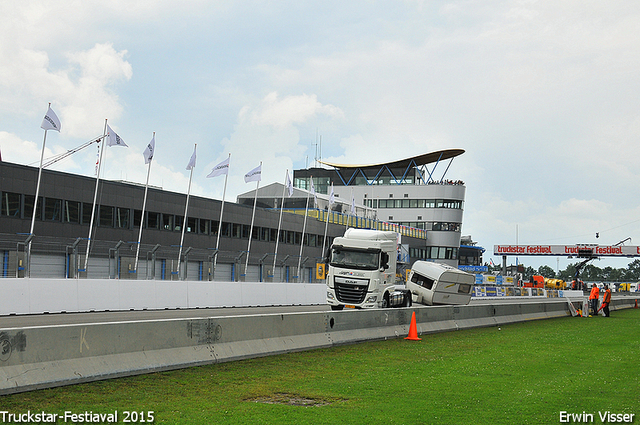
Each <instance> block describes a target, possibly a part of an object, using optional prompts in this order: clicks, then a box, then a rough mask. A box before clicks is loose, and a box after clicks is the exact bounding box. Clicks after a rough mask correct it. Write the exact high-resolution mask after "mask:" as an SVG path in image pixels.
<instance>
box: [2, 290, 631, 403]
mask: <svg viewBox="0 0 640 425" xmlns="http://www.w3.org/2000/svg"><path fill="white" fill-rule="evenodd" d="M545 301H546V302H544V303H523V304H514V303H506V304H505V303H502V304H487V305H468V306H438V307H427V306H414V307H409V308H398V309H387V310H367V311H363V310H347V311H339V312H338V311H326V312H324V311H321V312H305V313H286V314H264V315H248V316H226V317H211V318H196V319H166V320H155V321H137V322H118V323H102V324H97V323H95V324H84V325H65V326H43V327H31V328H12V329H4V330H0V347H1V348H2V350H0V394H8V393H15V392H21V391H27V390H31V389H36V388H45V387H53V386H60V385H68V384H73V383H80V382H88V381H94V380H100V379H107V378H112V377H119V376H126V375H135V374H141V373H147V372H151V371H157V370H169V369H177V368H182V367H187V366H196V365H203V364H210V363H217V362H225V361H233V360H240V359H246V358H252V357H260V356H267V355H273V354H280V353H289V352H294V351H302V350H309V349H314V348H323V347H331V346H335V345H342V344H352V343H357V342H363V341H370V340H382V339H390V338H399V337H404V336H406V335H407V333H408V331H409V325H410V320H411V315H412V313H413V312H415V313H416V324H417V329H418V333H419V334H429V333H436V332H446V331H451V330H458V329H468V328H475V327H486V326H496V325H500V324H505V323H515V322H522V321H526V320H534V319H544V318H550V317H562V316H567V315H569V314H570V313H569V307H568V304H567V302H566V300H561V299H559V300H557V301H555V300H545ZM634 301H635V299H633V300H631V299H629V300H615V301H614V305H615V307H614V308H616V309H617V308H628V307H633V303H634Z"/></svg>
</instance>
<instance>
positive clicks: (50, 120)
mask: <svg viewBox="0 0 640 425" xmlns="http://www.w3.org/2000/svg"><path fill="white" fill-rule="evenodd" d="M40 128H42V129H43V130H55V131H57V132H58V133H59V132H60V120H59V119H58V116H57V115H56V113H55V112H53V110H52V109H51V106H49V110H48V111H47V115H45V116H44V119H43V120H42V124H40Z"/></svg>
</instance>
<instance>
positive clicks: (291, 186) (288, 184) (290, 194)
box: [284, 170, 293, 198]
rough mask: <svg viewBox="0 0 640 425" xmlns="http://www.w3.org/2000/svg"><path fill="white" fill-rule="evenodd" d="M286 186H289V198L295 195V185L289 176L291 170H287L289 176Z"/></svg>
mask: <svg viewBox="0 0 640 425" xmlns="http://www.w3.org/2000/svg"><path fill="white" fill-rule="evenodd" d="M284 184H285V186H287V191H288V192H289V198H291V196H292V195H293V185H292V184H291V179H290V178H289V171H288V170H287V178H286V179H285V183H284Z"/></svg>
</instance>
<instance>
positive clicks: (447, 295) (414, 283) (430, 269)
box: [406, 261, 475, 305]
mask: <svg viewBox="0 0 640 425" xmlns="http://www.w3.org/2000/svg"><path fill="white" fill-rule="evenodd" d="M474 283H475V276H474V275H472V274H469V273H466V272H463V271H462V270H459V269H456V268H453V267H451V266H448V265H446V264H440V263H433V262H430V261H416V262H415V263H414V264H413V266H412V267H411V271H410V272H409V276H408V278H407V284H406V286H407V289H409V290H410V291H411V297H412V300H413V302H417V303H421V304H426V305H438V304H454V305H466V304H469V301H470V300H471V289H472V288H473V285H474Z"/></svg>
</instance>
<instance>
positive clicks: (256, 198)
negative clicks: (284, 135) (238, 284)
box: [244, 161, 262, 281]
mask: <svg viewBox="0 0 640 425" xmlns="http://www.w3.org/2000/svg"><path fill="white" fill-rule="evenodd" d="M260 167H261V168H260V170H261V171H262V161H260ZM260 180H262V179H260ZM260 180H258V181H257V182H256V194H255V195H254V197H253V214H251V227H250V228H249V245H248V246H247V258H246V261H245V263H244V276H245V281H246V279H247V271H248V269H249V253H251V238H252V237H253V219H254V218H255V216H256V203H257V201H258V187H260Z"/></svg>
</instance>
